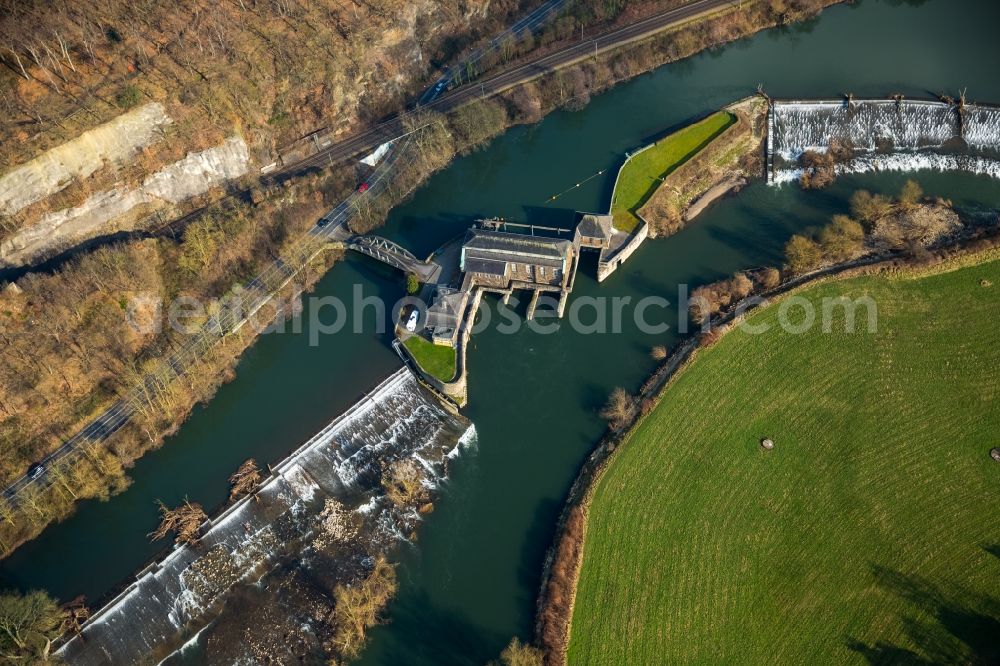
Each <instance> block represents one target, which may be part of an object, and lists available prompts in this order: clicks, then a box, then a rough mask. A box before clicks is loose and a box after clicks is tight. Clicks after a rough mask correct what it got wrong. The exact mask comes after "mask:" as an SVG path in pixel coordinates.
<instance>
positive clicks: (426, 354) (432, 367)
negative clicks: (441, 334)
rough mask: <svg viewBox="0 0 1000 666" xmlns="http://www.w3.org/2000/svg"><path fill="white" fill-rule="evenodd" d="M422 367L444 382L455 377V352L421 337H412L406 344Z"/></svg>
mask: <svg viewBox="0 0 1000 666" xmlns="http://www.w3.org/2000/svg"><path fill="white" fill-rule="evenodd" d="M403 344H404V345H406V348H407V349H409V350H410V353H411V354H413V357H414V358H415V359H417V363H419V364H420V367H421V368H423V369H424V370H426V371H427V372H429V373H430V374H432V375H434V376H435V377H437V378H438V379H440V380H441V381H443V382H450V381H451V380H452V379H453V378H454V377H455V350H454V349H452V348H451V347H443V346H441V345H436V344H434V343H433V342H429V341H428V340H425V339H424V338H422V337H420V336H419V335H411V336H410V337H408V338H407V339H406V340H405V341H404V342H403Z"/></svg>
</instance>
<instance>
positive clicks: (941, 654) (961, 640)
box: [846, 546, 1000, 664]
mask: <svg viewBox="0 0 1000 666" xmlns="http://www.w3.org/2000/svg"><path fill="white" fill-rule="evenodd" d="M984 550H986V551H987V552H989V553H990V554H992V555H994V556H995V557H1000V546H985V547H984ZM872 575H873V576H874V578H875V583H876V585H877V586H878V587H879V588H880V589H882V590H884V591H887V592H890V593H891V594H893V595H894V596H896V597H898V598H899V599H901V600H902V601H903V602H904V603H905V606H906V607H907V609H906V610H905V611H902V612H901V617H900V620H901V624H902V626H903V633H904V634H905V636H906V638H907V639H908V640H907V641H906V642H907V643H908V644H909V645H908V646H903V645H893V644H891V643H889V642H885V641H876V642H875V643H874V644H867V643H864V642H862V641H859V640H857V639H854V638H848V640H847V641H846V646H847V648H848V649H850V650H851V651H853V652H857V653H858V654H860V655H861V656H862V657H864V658H865V660H866V661H867V662H868V663H869V664H889V663H908V664H940V663H986V664H990V663H997V661H998V660H1000V642H998V637H1000V600H998V599H997V598H995V597H992V596H988V595H985V594H982V593H980V592H976V591H973V590H969V589H965V588H960V587H959V588H950V589H945V588H941V587H938V586H937V585H936V584H934V583H933V582H931V581H928V580H927V579H925V578H922V577H920V576H913V575H908V574H904V573H901V572H899V571H893V570H891V569H887V568H885V567H881V566H873V567H872Z"/></svg>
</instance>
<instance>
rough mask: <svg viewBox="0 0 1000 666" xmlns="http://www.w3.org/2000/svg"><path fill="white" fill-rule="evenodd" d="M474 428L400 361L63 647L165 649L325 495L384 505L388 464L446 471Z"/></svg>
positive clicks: (256, 570)
mask: <svg viewBox="0 0 1000 666" xmlns="http://www.w3.org/2000/svg"><path fill="white" fill-rule="evenodd" d="M471 431H472V429H471V426H470V424H469V422H468V421H466V420H465V419H464V418H462V417H460V416H457V415H454V414H452V413H450V412H448V411H446V410H445V409H443V408H442V407H441V405H440V404H439V403H438V401H437V400H436V399H435V398H434V397H433V396H432V395H431V394H430V393H429V392H428V391H427V390H426V389H424V388H423V387H421V386H420V385H419V384H418V382H417V381H416V379H415V378H414V377H413V376H412V375H411V374H410V372H409V371H408V370H406V369H405V368H403V369H400V370H399V371H397V372H396V373H394V374H393V375H391V376H390V377H389V378H387V379H386V380H385V381H383V382H382V383H381V384H380V385H379V386H377V387H376V388H375V389H374V390H372V391H371V392H370V393H369V394H368V395H366V396H365V397H364V398H362V399H361V400H360V401H358V402H357V403H356V404H355V405H353V406H352V407H351V408H350V409H348V410H347V411H346V412H344V413H343V414H342V415H340V416H338V417H337V418H336V419H334V420H333V421H332V422H331V423H330V424H329V425H327V426H326V427H325V428H323V430H321V431H320V432H319V433H317V434H316V435H315V436H314V437H312V438H311V439H310V440H308V441H307V442H306V443H305V444H303V445H302V446H301V447H300V448H299V449H298V450H296V451H295V452H294V453H293V454H291V455H290V456H289V457H288V458H286V459H285V460H284V461H283V462H282V463H281V464H279V465H278V466H277V467H275V468H273V469H272V473H271V476H270V477H269V478H268V479H266V480H265V481H264V482H263V483H262V484H261V486H260V488H259V489H258V491H257V492H256V493H255V494H254V495H253V496H249V497H245V498H243V499H241V500H239V501H238V502H236V503H235V504H233V505H232V506H230V507H229V508H228V509H226V510H225V511H224V512H223V513H222V514H220V515H219V516H217V517H215V518H214V519H211V520H209V521H207V522H206V523H205V525H204V526H203V529H202V534H203V536H202V539H201V541H200V542H199V543H198V544H197V545H195V546H186V545H185V546H177V547H175V548H174V549H173V550H172V551H171V552H170V554H169V555H167V556H166V557H165V558H164V559H163V560H161V561H159V562H156V563H154V564H152V565H150V566H149V567H147V568H146V569H144V570H143V571H141V572H140V573H139V574H138V576H137V577H136V580H135V582H134V583H132V585H130V586H129V587H128V588H127V589H126V590H125V591H124V592H122V593H121V594H120V595H118V597H116V598H115V599H114V600H112V601H111V602H110V603H109V604H107V605H106V606H105V607H104V608H102V609H101V610H100V611H98V612H97V613H96V614H95V615H94V616H93V617H92V618H91V619H90V620H89V621H88V622H87V623H86V624H85V625H84V627H83V632H82V634H81V635H79V636H76V637H74V638H73V639H71V640H70V641H68V642H67V643H66V644H65V645H63V646H62V647H61V648H60V649H59V651H58V654H59V656H60V657H62V658H63V659H64V660H65V661H66V662H67V663H70V664H83V665H86V666H91V665H95V666H96V665H99V664H126V663H140V662H145V661H147V660H149V659H150V658H151V657H157V658H161V657H164V656H166V655H167V654H168V653H169V652H170V651H172V650H174V649H176V648H178V647H179V646H180V645H181V644H183V642H184V640H185V639H186V638H188V637H190V636H192V635H194V634H196V633H197V632H198V631H200V630H201V629H202V628H204V627H205V626H206V625H207V624H208V623H209V622H210V621H211V619H212V617H213V613H212V611H213V610H214V609H217V608H218V607H219V605H220V604H221V602H222V601H223V600H224V599H225V597H226V595H227V593H228V592H229V591H230V590H231V589H232V588H233V587H234V586H235V585H237V584H239V583H256V582H258V581H260V580H261V579H262V578H263V577H264V575H265V574H266V573H267V571H268V569H270V568H271V567H272V566H273V565H274V564H275V562H276V561H277V559H278V558H279V557H280V556H282V555H284V554H289V553H290V551H295V552H298V551H300V550H301V549H302V548H303V547H304V546H306V545H307V544H308V542H309V538H310V536H311V535H312V531H313V529H314V527H315V525H316V520H317V515H318V512H319V509H320V508H321V507H322V504H323V500H325V499H326V498H336V499H338V500H341V501H342V502H344V504H345V505H348V506H352V505H353V506H357V505H358V504H359V503H360V504H361V506H362V507H364V508H363V509H362V508H359V509H357V510H358V511H363V512H364V513H366V514H369V515H370V514H372V513H376V514H377V513H378V512H379V511H382V510H383V509H381V508H379V504H378V503H377V502H376V503H374V504H373V503H372V502H366V501H365V500H366V499H367V498H369V497H371V496H372V490H373V489H375V488H378V487H379V484H380V479H381V474H382V471H383V469H384V467H385V466H386V465H387V464H389V463H391V462H393V461H396V460H400V459H403V458H413V459H415V460H417V461H418V462H419V463H420V465H421V467H423V468H424V469H426V470H428V471H429V473H430V474H429V478H430V480H431V482H436V481H439V480H440V479H441V478H443V477H444V475H445V473H446V466H447V459H448V458H449V457H451V456H452V455H455V454H456V453H457V451H458V447H459V443H460V441H462V439H461V438H463V436H465V435H466V434H467V433H469V432H471ZM373 506H374V507H375V508H374V509H373ZM384 510H385V511H389V510H390V509H388V508H385V509H384ZM370 517H371V519H372V521H374V524H385V525H388V524H391V521H389V520H380V518H381V516H378V515H375V516H370ZM382 537H383V538H384V539H385V540H386V541H387V542H392V541H394V540H396V539H398V538H400V535H398V534H395V533H387V534H385V535H382Z"/></svg>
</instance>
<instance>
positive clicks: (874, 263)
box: [536, 230, 1000, 664]
mask: <svg viewBox="0 0 1000 666" xmlns="http://www.w3.org/2000/svg"><path fill="white" fill-rule="evenodd" d="M998 245H1000V236H998V235H997V233H996V231H995V230H994V231H993V233H992V234H991V236H990V237H989V238H987V239H979V240H973V241H967V242H965V243H963V244H962V245H960V246H959V247H957V248H955V249H942V250H940V251H938V252H936V253H935V255H934V257H933V260H932V261H931V263H932V264H933V265H934V266H936V267H937V268H938V269H940V270H948V269H950V268H952V267H957V266H966V265H969V264H970V263H975V262H976V261H980V260H987V259H988V260H993V259H996V258H997V257H998V254H997V250H996V247H997V246H998ZM933 270H934V269H933V268H928V258H927V257H924V258H922V259H920V260H906V259H900V258H892V259H882V258H872V259H864V260H859V261H853V262H850V264H848V265H846V266H839V267H831V268H827V269H824V270H822V271H819V272H817V273H814V274H812V275H808V276H802V277H799V278H795V279H793V280H791V281H790V282H788V283H786V284H785V285H782V286H781V287H778V288H777V289H775V290H772V291H770V292H767V293H765V294H761V295H759V297H763V298H767V299H768V301H769V303H773V302H774V299H776V298H785V297H787V296H789V295H791V294H794V293H797V292H799V291H800V290H803V289H806V288H810V287H812V286H813V285H815V284H818V283H828V282H831V281H833V280H835V281H836V282H837V283H839V282H840V281H841V280H843V279H848V278H852V277H857V276H862V275H887V274H892V275H896V274H899V273H900V272H901V271H902V272H904V273H906V272H909V273H910V274H921V275H922V274H927V273H928V272H929V271H933ZM760 308H761V305H760V304H759V301H757V300H754V301H750V302H741V303H739V304H736V305H735V306H734V307H733V308H731V309H729V310H728V311H727V312H726V313H724V314H722V315H720V316H717V317H715V318H714V319H713V322H712V323H713V326H712V328H711V333H709V334H706V335H703V336H700V337H699V338H692V339H690V340H688V341H687V342H686V343H684V344H682V345H681V346H680V347H679V348H678V349H677V350H675V351H674V353H673V354H672V355H671V356H670V357H669V358H668V359H667V360H666V361H665V362H664V364H663V365H662V366H661V367H660V369H658V370H657V372H656V373H654V375H653V376H652V377H650V379H649V380H648V381H647V382H646V384H645V385H644V387H643V390H642V392H641V394H640V395H639V397H638V399H637V400H636V405H637V406H636V407H635V408H634V409H633V411H632V414H631V418H630V420H629V424H628V425H627V427H625V428H623V430H622V432H621V433H612V434H610V435H609V436H608V437H606V438H605V439H604V440H603V441H602V442H601V444H600V445H599V446H598V447H597V449H596V450H595V452H594V453H593V454H592V455H591V456H590V457H589V458H588V460H587V462H586V463H585V465H584V467H583V468H582V470H581V472H580V473H579V475H578V476H577V478H576V480H575V482H574V483H573V486H572V488H571V490H570V493H569V495H568V498H567V501H566V504H565V505H564V508H563V510H562V513H561V517H560V520H559V527H558V529H557V536H556V539H555V540H554V545H553V546H552V547H551V548H550V551H549V553H548V556H547V558H546V565H545V573H544V576H543V585H542V588H541V592H540V595H539V603H538V611H537V617H536V636H537V639H538V641H539V643H540V644H541V645H542V646H543V647H544V648H545V651H546V662H547V663H550V664H561V663H565V659H566V654H567V653H566V651H567V648H568V645H569V637H570V629H571V617H572V615H573V611H574V604H575V598H576V593H577V584H578V578H579V574H580V567H581V564H582V558H583V552H584V548H585V545H586V543H587V538H588V537H587V530H588V520H589V511H590V506H591V502H592V500H593V497H594V492H595V488H596V487H597V486H598V484H599V483H600V481H601V479H602V478H603V476H604V475H605V473H606V470H607V469H608V466H609V465H610V464H611V461H612V460H613V459H615V457H616V451H618V450H619V448H620V447H623V446H628V445H629V442H630V441H631V439H632V438H633V437H634V436H635V433H636V432H637V429H638V428H639V427H640V426H641V424H642V423H643V422H644V419H645V418H646V416H647V415H648V414H650V413H651V412H652V411H653V410H655V409H656V408H657V406H658V405H659V404H661V401H662V399H663V397H664V396H665V395H666V394H667V392H668V391H669V390H670V387H671V386H673V384H674V383H675V381H676V380H677V378H678V377H679V376H680V375H681V374H682V373H683V372H686V370H687V369H688V368H690V367H691V365H692V364H693V363H694V362H695V360H696V358H697V357H698V351H699V350H700V349H703V348H705V347H707V346H711V345H715V344H717V343H718V342H719V340H720V339H722V337H723V336H724V335H725V334H726V333H727V332H729V331H732V330H734V329H735V328H736V326H737V324H739V322H741V321H742V320H743V319H745V318H748V317H752V316H754V313H755V312H756V311H757V310H758V309H760ZM720 510H725V509H720Z"/></svg>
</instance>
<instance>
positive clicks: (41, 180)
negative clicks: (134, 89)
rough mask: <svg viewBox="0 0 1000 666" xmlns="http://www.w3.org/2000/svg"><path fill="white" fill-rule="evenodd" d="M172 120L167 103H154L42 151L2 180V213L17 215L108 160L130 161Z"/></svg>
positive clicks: (83, 177) (156, 138)
mask: <svg viewBox="0 0 1000 666" xmlns="http://www.w3.org/2000/svg"><path fill="white" fill-rule="evenodd" d="M170 122H171V121H170V117H169V116H168V115H167V112H166V109H164V108H163V105H162V104H159V103H157V102H153V103H151V104H146V105H144V106H141V107H139V108H138V109H134V110H132V111H129V112H128V113H124V114H122V115H120V116H118V117H117V118H115V119H114V120H111V121H109V122H107V123H104V124H102V125H100V126H99V127H95V128H94V129H92V130H89V131H87V132H84V133H83V134H81V135H80V136H78V137H77V138H75V139H73V140H72V141H67V142H66V143H64V144H62V145H61V146H57V147H55V148H53V149H52V150H49V151H46V152H45V153H42V154H41V155H39V156H38V157H36V158H35V159H33V160H31V161H29V162H27V163H26V164H23V165H21V166H20V167H18V168H16V169H13V170H11V171H9V172H8V173H6V174H5V175H4V176H3V177H2V178H0V212H2V213H3V214H5V215H14V214H15V213H18V212H20V211H21V210H22V209H23V208H24V207H25V206H29V205H31V204H33V203H35V202H36V201H39V200H41V199H44V198H45V197H47V196H49V195H51V194H55V193H56V192H58V191H60V190H62V189H63V188H64V187H66V186H67V185H69V184H70V183H71V182H72V181H73V179H80V180H83V179H85V178H88V177H89V176H90V175H91V174H93V173H94V172H95V171H97V170H98V169H100V168H101V167H102V166H104V163H105V161H107V162H113V163H118V164H121V163H124V162H127V161H128V160H130V159H131V158H132V157H133V156H134V155H135V153H136V152H137V151H139V150H141V149H142V148H145V147H146V146H148V145H149V144H151V143H153V142H155V141H157V140H158V139H160V137H161V136H162V129H163V127H165V126H166V125H168V124H170Z"/></svg>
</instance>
